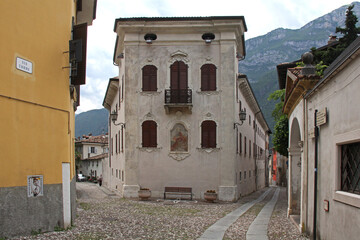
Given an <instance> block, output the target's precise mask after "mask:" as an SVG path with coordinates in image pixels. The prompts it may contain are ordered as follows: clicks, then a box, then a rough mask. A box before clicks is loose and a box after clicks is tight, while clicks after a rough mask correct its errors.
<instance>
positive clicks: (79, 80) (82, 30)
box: [71, 23, 87, 85]
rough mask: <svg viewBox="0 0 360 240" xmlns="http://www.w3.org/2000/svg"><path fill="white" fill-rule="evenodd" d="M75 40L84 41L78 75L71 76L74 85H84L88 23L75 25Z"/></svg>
mask: <svg viewBox="0 0 360 240" xmlns="http://www.w3.org/2000/svg"><path fill="white" fill-rule="evenodd" d="M73 40H81V41H82V45H81V46H82V47H81V49H82V60H81V62H78V63H77V75H76V76H71V84H72V85H83V84H85V81H86V42H87V23H83V24H79V25H75V26H74V28H73Z"/></svg>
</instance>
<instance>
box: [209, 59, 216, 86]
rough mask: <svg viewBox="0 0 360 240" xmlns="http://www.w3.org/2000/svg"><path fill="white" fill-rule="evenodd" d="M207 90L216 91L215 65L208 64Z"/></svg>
mask: <svg viewBox="0 0 360 240" xmlns="http://www.w3.org/2000/svg"><path fill="white" fill-rule="evenodd" d="M209 91H216V67H215V65H213V64H209Z"/></svg>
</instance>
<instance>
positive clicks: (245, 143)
mask: <svg viewBox="0 0 360 240" xmlns="http://www.w3.org/2000/svg"><path fill="white" fill-rule="evenodd" d="M244 151H245V152H244V153H245V155H246V137H244Z"/></svg>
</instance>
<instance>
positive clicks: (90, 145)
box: [75, 134, 109, 178]
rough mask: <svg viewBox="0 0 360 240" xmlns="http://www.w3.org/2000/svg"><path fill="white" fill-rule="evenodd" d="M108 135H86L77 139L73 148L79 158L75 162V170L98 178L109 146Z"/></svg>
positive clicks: (101, 172)
mask: <svg viewBox="0 0 360 240" xmlns="http://www.w3.org/2000/svg"><path fill="white" fill-rule="evenodd" d="M108 139H109V138H108V135H107V134H106V135H99V136H92V135H90V136H86V135H84V136H83V137H82V138H81V139H77V140H76V142H75V149H76V152H78V153H79V154H80V155H79V160H78V161H77V163H76V172H77V173H82V174H84V175H85V176H88V177H95V178H98V177H100V175H102V174H103V166H102V165H103V164H104V163H105V162H106V161H107V157H108V152H109V147H108Z"/></svg>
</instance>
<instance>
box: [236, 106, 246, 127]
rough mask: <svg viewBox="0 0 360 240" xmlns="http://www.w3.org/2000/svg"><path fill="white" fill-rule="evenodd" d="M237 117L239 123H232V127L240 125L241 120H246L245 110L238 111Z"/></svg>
mask: <svg viewBox="0 0 360 240" xmlns="http://www.w3.org/2000/svg"><path fill="white" fill-rule="evenodd" d="M239 119H240V121H241V123H234V129H235V128H236V126H241V125H242V124H243V122H244V121H245V120H246V110H241V111H240V113H239Z"/></svg>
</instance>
